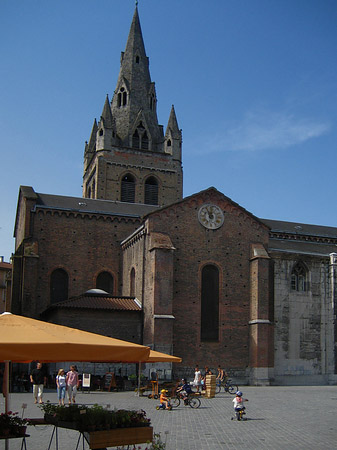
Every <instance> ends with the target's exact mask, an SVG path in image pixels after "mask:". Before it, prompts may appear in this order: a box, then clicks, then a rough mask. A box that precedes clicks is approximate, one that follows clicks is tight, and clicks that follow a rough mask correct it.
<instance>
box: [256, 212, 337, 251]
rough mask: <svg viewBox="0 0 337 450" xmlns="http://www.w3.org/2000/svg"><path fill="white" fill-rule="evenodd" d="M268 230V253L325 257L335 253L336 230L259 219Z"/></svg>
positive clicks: (336, 249)
mask: <svg viewBox="0 0 337 450" xmlns="http://www.w3.org/2000/svg"><path fill="white" fill-rule="evenodd" d="M261 221H262V222H264V223H265V224H266V225H267V226H268V227H269V228H270V239H269V251H277V252H286V253H297V254H303V255H312V256H324V257H327V256H328V255H329V254H330V253H337V228H335V227H326V226H323V225H310V224H304V223H298V222H284V221H281V220H269V219H261Z"/></svg>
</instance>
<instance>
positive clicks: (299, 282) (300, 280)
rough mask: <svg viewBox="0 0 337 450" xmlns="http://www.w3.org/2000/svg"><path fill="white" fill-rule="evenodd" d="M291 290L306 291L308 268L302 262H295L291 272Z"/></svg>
mask: <svg viewBox="0 0 337 450" xmlns="http://www.w3.org/2000/svg"><path fill="white" fill-rule="evenodd" d="M291 290H292V291H299V292H303V291H307V290H308V270H307V269H306V267H305V266H304V264H302V263H297V264H296V265H295V266H294V267H293V270H292V272H291Z"/></svg>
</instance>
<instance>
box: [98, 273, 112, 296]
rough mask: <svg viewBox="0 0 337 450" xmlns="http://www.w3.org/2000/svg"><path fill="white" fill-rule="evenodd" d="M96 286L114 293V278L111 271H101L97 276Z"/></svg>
mask: <svg viewBox="0 0 337 450" xmlns="http://www.w3.org/2000/svg"><path fill="white" fill-rule="evenodd" d="M96 288H97V289H102V290H103V291H105V292H108V294H111V295H113V293H114V278H113V276H112V275H111V274H110V273H109V272H101V273H100V274H98V276H97V278H96Z"/></svg>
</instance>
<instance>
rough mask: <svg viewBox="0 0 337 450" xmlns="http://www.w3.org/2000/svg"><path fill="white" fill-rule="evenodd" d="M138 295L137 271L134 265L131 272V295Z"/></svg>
mask: <svg viewBox="0 0 337 450" xmlns="http://www.w3.org/2000/svg"><path fill="white" fill-rule="evenodd" d="M135 295H136V272H135V269H134V268H133V267H132V269H131V272H130V297H135Z"/></svg>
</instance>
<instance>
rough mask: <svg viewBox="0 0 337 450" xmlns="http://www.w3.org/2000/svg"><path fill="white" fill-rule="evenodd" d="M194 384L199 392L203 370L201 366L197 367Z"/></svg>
mask: <svg viewBox="0 0 337 450" xmlns="http://www.w3.org/2000/svg"><path fill="white" fill-rule="evenodd" d="M193 384H194V386H195V387H196V389H197V392H199V391H200V389H201V372H200V370H199V366H196V367H195V372H194V380H193Z"/></svg>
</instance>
